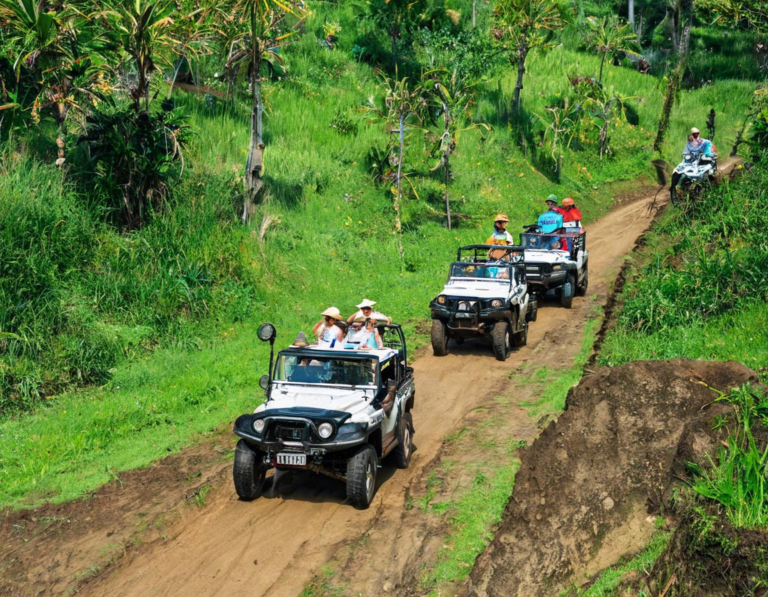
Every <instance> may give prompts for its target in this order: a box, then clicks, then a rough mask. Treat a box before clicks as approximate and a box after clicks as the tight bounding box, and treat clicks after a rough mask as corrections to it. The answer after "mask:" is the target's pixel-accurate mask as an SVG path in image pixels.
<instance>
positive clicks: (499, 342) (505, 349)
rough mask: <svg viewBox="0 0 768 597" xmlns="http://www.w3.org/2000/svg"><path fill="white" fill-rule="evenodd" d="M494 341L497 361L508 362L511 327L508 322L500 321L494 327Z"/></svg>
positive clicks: (494, 353) (492, 335) (492, 334)
mask: <svg viewBox="0 0 768 597" xmlns="http://www.w3.org/2000/svg"><path fill="white" fill-rule="evenodd" d="M491 339H492V341H493V356H495V357H496V360H497V361H506V360H507V357H508V356H509V326H508V325H507V322H506V321H500V322H498V323H497V324H496V325H494V326H493V331H492V332H491Z"/></svg>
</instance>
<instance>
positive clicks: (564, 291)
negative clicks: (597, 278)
mask: <svg viewBox="0 0 768 597" xmlns="http://www.w3.org/2000/svg"><path fill="white" fill-rule="evenodd" d="M575 292H576V277H575V276H574V275H573V274H568V279H567V280H566V282H565V284H563V286H562V288H561V289H560V305H561V306H563V307H565V308H566V309H570V308H571V306H572V305H573V295H574V293H575Z"/></svg>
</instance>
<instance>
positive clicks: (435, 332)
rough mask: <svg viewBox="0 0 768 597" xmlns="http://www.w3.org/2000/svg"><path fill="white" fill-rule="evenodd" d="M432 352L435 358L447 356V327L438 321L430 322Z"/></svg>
mask: <svg viewBox="0 0 768 597" xmlns="http://www.w3.org/2000/svg"><path fill="white" fill-rule="evenodd" d="M432 352H433V353H434V354H435V356H436V357H444V356H445V355H447V354H448V326H446V325H445V324H444V323H443V322H442V321H440V320H439V319H433V320H432Z"/></svg>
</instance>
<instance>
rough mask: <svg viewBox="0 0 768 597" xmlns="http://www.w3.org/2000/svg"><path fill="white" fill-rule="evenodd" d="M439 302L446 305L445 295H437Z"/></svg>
mask: <svg viewBox="0 0 768 597" xmlns="http://www.w3.org/2000/svg"><path fill="white" fill-rule="evenodd" d="M437 304H438V305H444V304H445V295H444V294H441V295H440V296H438V297H437Z"/></svg>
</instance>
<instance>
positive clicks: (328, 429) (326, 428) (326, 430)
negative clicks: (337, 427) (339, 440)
mask: <svg viewBox="0 0 768 597" xmlns="http://www.w3.org/2000/svg"><path fill="white" fill-rule="evenodd" d="M317 434H318V435H319V436H320V437H322V438H323V439H328V438H329V437H331V435H333V425H331V424H330V423H320V424H319V425H318V426H317Z"/></svg>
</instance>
